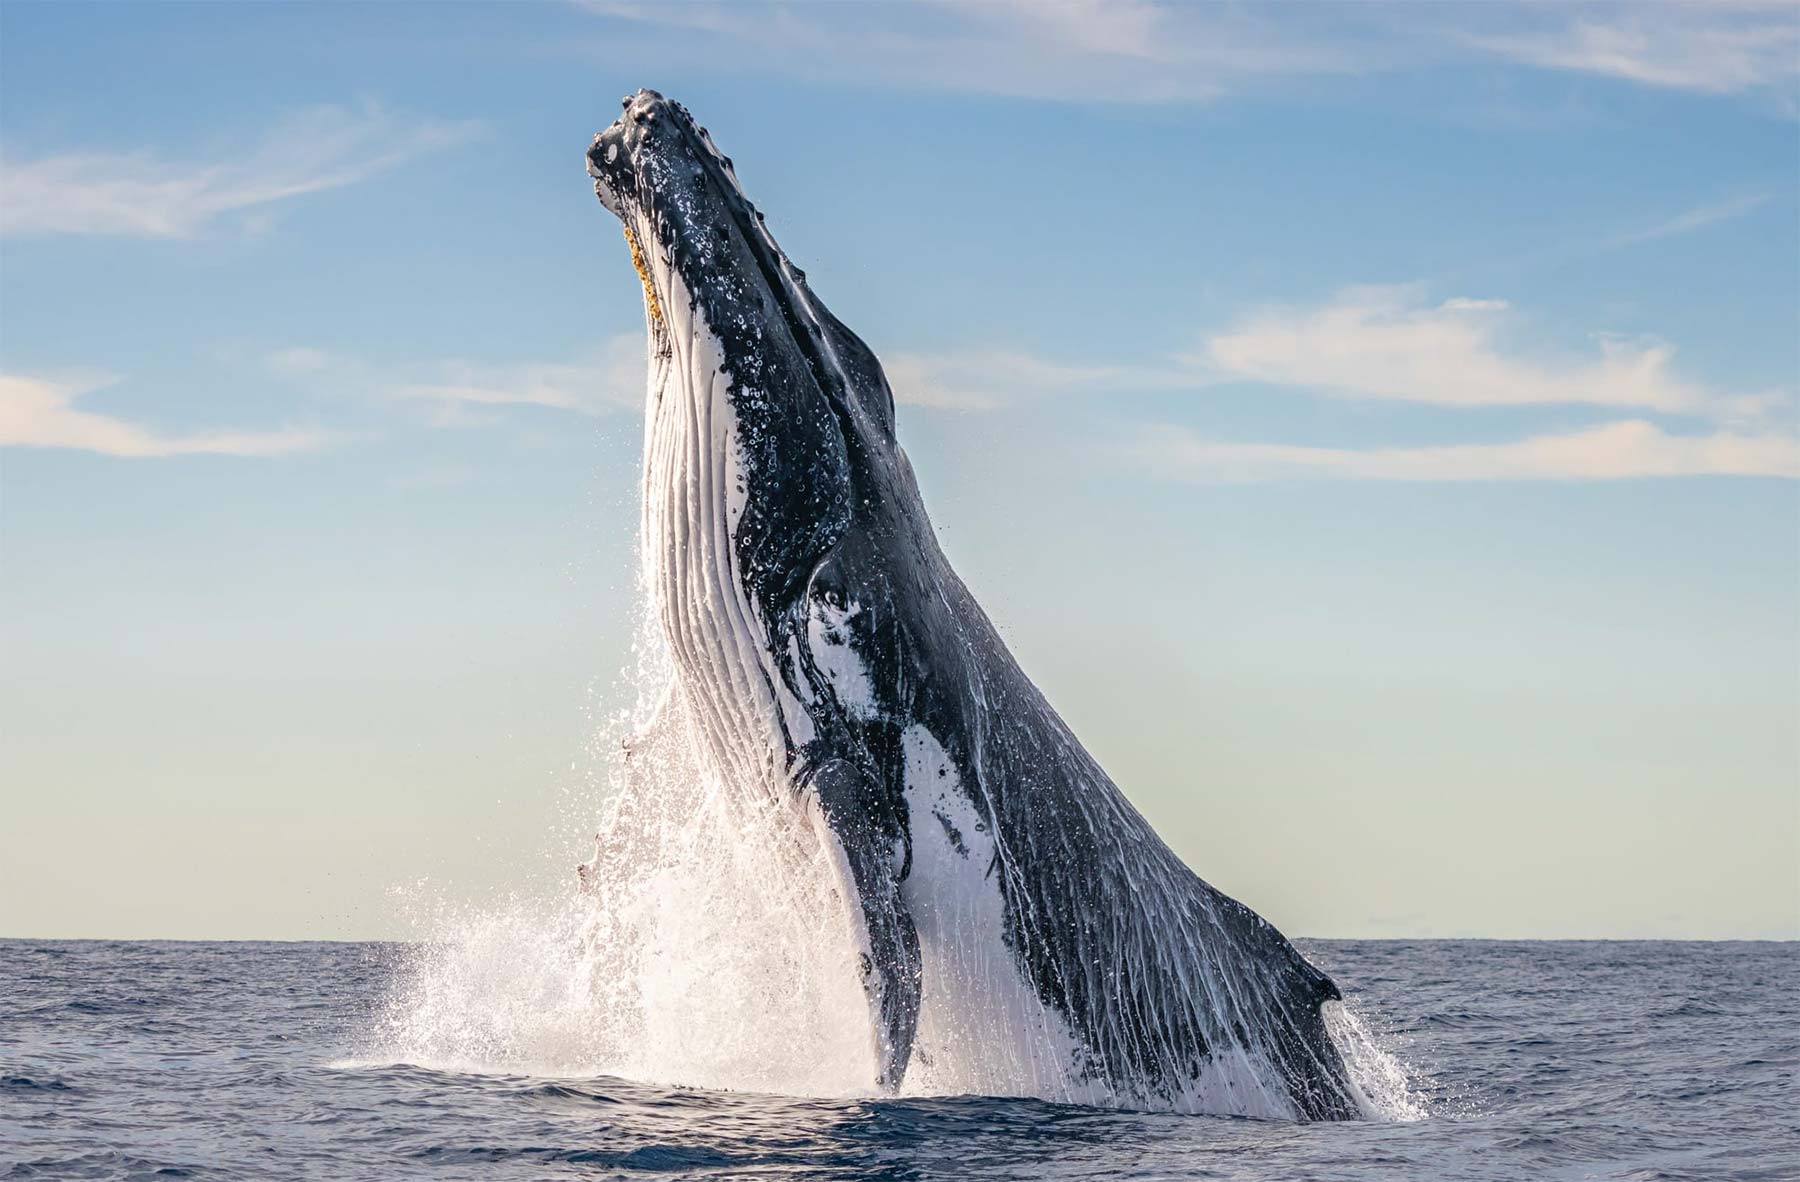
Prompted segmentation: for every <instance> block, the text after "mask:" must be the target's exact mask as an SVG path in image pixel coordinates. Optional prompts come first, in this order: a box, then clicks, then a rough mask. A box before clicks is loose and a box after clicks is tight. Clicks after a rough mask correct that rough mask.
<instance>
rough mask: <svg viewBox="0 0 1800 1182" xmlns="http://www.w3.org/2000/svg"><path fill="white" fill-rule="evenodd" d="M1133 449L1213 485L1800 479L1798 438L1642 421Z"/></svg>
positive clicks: (1172, 436)
mask: <svg viewBox="0 0 1800 1182" xmlns="http://www.w3.org/2000/svg"><path fill="white" fill-rule="evenodd" d="M1129 450H1130V454H1131V456H1132V458H1133V459H1135V460H1136V461H1138V462H1140V463H1143V464H1145V465H1147V466H1148V467H1149V468H1150V469H1151V470H1152V471H1153V472H1155V473H1157V474H1158V475H1161V476H1163V477H1166V478H1170V479H1177V480H1189V481H1201V482H1212V483H1233V482H1250V481H1266V480H1285V479H1296V478H1300V479H1304V478H1312V479H1333V480H1389V481H1461V482H1472V481H1544V480H1563V481H1599V480H1632V479H1647V478H1652V477H1674V476H1777V477H1789V478H1792V477H1800V443H1797V442H1796V440H1795V439H1794V438H1793V437H1791V436H1787V435H1777V434H1752V433H1740V432H1733V431H1719V432H1713V433H1709V434H1703V435H1675V434H1670V433H1669V432H1667V431H1664V430H1663V429H1662V428H1660V427H1658V426H1657V425H1655V424H1654V423H1650V422H1646V421H1644V420H1641V419H1629V420H1624V421H1621V422H1614V423H1605V424H1602V425H1600V426H1597V427H1591V428H1588V429H1585V430H1581V431H1571V432H1567V433H1562V434H1547V435H1536V436H1532V437H1530V438H1527V439H1518V440H1509V441H1506V442H1501V443H1463V444H1443V445H1436V446H1428V447H1372V448H1339V447H1303V446H1296V445H1292V444H1280V443H1237V442H1226V441H1221V440H1216V439H1209V438H1207V437H1205V436H1202V435H1200V434H1198V433H1196V432H1194V431H1191V430H1188V429H1186V428H1183V427H1174V426H1161V427H1155V428H1150V429H1147V430H1145V431H1144V432H1143V433H1142V435H1141V437H1140V439H1139V440H1138V441H1137V442H1136V443H1135V444H1133V445H1132V446H1131V447H1130V449H1129Z"/></svg>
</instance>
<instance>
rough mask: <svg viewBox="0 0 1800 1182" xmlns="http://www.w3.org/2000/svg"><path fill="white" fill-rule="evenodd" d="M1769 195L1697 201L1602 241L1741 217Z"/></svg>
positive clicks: (1619, 241) (1660, 234)
mask: <svg viewBox="0 0 1800 1182" xmlns="http://www.w3.org/2000/svg"><path fill="white" fill-rule="evenodd" d="M1772 197H1774V194H1773V193H1751V194H1749V195H1747V196H1744V197H1733V198H1731V199H1730V200H1727V201H1715V202H1712V203H1710V204H1707V205H1698V206H1695V207H1694V208H1693V209H1689V210H1685V211H1683V212H1682V213H1678V214H1676V215H1675V216H1674V217H1672V218H1667V219H1665V220H1664V221H1660V222H1657V223H1655V224H1654V225H1651V226H1646V227H1645V228H1644V229H1641V230H1631V231H1628V232H1626V233H1623V234H1620V235H1618V236H1617V237H1615V238H1612V239H1610V240H1609V241H1608V242H1607V243H1606V245H1608V246H1629V245H1631V244H1632V243H1635V242H1650V241H1652V240H1654V239H1657V238H1669V237H1673V236H1674V235H1676V234H1687V233H1691V232H1693V231H1695V230H1700V229H1704V228H1705V227H1707V226H1711V225H1714V224H1716V223H1718V222H1728V221H1730V220H1731V219H1733V218H1740V217H1743V216H1744V215H1745V214H1747V213H1749V212H1750V211H1751V210H1753V209H1756V208H1758V207H1759V206H1762V205H1766V204H1767V203H1768V202H1769V200H1770V199H1771V198H1772Z"/></svg>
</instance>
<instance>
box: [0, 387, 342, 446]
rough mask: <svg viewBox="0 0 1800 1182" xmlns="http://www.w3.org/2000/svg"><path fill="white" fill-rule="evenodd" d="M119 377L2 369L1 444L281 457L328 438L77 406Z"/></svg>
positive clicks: (321, 434) (290, 430)
mask: <svg viewBox="0 0 1800 1182" xmlns="http://www.w3.org/2000/svg"><path fill="white" fill-rule="evenodd" d="M117 380H118V379H116V378H113V377H110V376H109V377H92V376H90V377H81V378H63V379H51V378H42V377H30V376H27V375H24V374H0V446H9V447H36V448H58V449H63V450H69V451H87V452H97V453H99V454H100V455H107V456H124V457H130V458H147V457H153V456H194V455H215V456H278V455H288V454H290V453H293V452H301V451H310V450H312V449H314V448H317V447H320V446H322V445H323V444H324V443H325V442H326V440H327V437H326V435H325V433H324V432H322V431H318V430H312V429H307V428H301V427H282V428H281V429H279V430H275V431H240V430H208V431H188V432H167V431H158V430H156V429H154V428H151V427H147V426H145V425H143V424H141V423H136V422H132V421H131V420H129V419H123V418H119V417H117V416H115V415H108V414H100V413H98V412H95V411H89V410H83V409H81V408H80V407H78V406H77V405H76V402H77V401H78V400H80V399H81V398H83V397H85V396H87V395H89V394H92V393H94V392H95V391H97V390H101V389H104V388H106V387H108V386H111V385H113V384H115V383H116V382H117Z"/></svg>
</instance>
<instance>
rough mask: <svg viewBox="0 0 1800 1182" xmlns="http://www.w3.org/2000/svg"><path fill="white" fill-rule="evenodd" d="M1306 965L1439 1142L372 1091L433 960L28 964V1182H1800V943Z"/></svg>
mask: <svg viewBox="0 0 1800 1182" xmlns="http://www.w3.org/2000/svg"><path fill="white" fill-rule="evenodd" d="M1303 945H1304V947H1305V948H1306V951H1307V952H1308V954H1309V955H1310V956H1312V957H1313V958H1315V959H1316V960H1317V961H1319V962H1320V963H1321V964H1322V965H1323V966H1324V967H1326V968H1327V969H1328V970H1330V971H1331V972H1332V973H1333V974H1334V975H1335V976H1336V977H1337V979H1338V980H1339V981H1340V982H1342V983H1343V984H1344V985H1345V987H1346V993H1347V994H1348V995H1349V996H1350V997H1351V998H1352V999H1353V1002H1354V1004H1355V1005H1356V1007H1357V1008H1358V1009H1359V1010H1360V1011H1361V1012H1362V1013H1363V1014H1365V1015H1367V1016H1370V1017H1371V1018H1372V1019H1373V1021H1374V1024H1375V1025H1376V1026H1378V1027H1379V1028H1381V1029H1383V1030H1385V1031H1386V1032H1387V1033H1386V1034H1385V1036H1384V1039H1385V1041H1386V1042H1387V1044H1388V1046H1389V1047H1390V1049H1392V1050H1394V1051H1395V1052H1396V1053H1397V1054H1398V1055H1399V1056H1400V1058H1402V1059H1403V1060H1404V1061H1405V1062H1406V1063H1407V1064H1409V1066H1410V1067H1411V1068H1412V1070H1413V1072H1414V1074H1415V1077H1416V1078H1415V1088H1416V1090H1417V1092H1418V1094H1419V1096H1420V1097H1421V1099H1422V1100H1423V1101H1424V1103H1425V1105H1426V1107H1427V1109H1428V1111H1429V1113H1430V1115H1428V1116H1427V1117H1426V1118H1425V1119H1423V1120H1420V1121H1416V1122H1411V1123H1369V1122H1364V1123H1356V1124H1341V1125H1289V1124H1276V1123H1265V1122H1257V1121H1248V1120H1235V1119H1222V1118H1210V1117H1179V1116H1166V1115H1146V1114H1133V1113H1118V1112H1104V1111H1097V1110H1092V1109H1082V1108H1072V1107H1065V1106H1058V1105H1052V1104H1044V1103H1040V1102H1037V1101H1029V1100H1004V1099H986V1098H979V1097H965V1098H952V1099H938V1100H893V1101H872V1100H811V1099H793V1098H785V1097H772V1096H759V1095H748V1094H723V1093H716V1092H705V1091H697V1090H687V1089H671V1088H660V1087H646V1086H643V1085H640V1084H634V1083H631V1082H628V1081H625V1080H619V1079H610V1078H599V1079H555V1080H552V1079H539V1078H523V1077H518V1076H482V1075H461V1074H451V1073H445V1072H440V1071H430V1070H425V1069H422V1068H418V1067H412V1066H379V1067H369V1066H360V1067H349V1066H341V1065H338V1064H342V1063H344V1062H345V1061H346V1059H351V1058H353V1057H354V1055H355V1053H356V1051H357V1050H358V1045H359V1042H358V1040H359V1039H360V1038H362V1037H363V1034H362V1032H363V1031H364V1030H365V1029H366V1028H367V1025H368V1022H369V1020H370V1015H371V1013H372V1012H373V1009H374V1008H375V1007H376V1006H377V1004H378V1002H379V999H380V998H381V997H382V996H383V994H384V991H385V989H386V983H387V980H388V977H389V974H390V973H391V972H392V970H393V965H394V963H395V959H396V957H399V956H403V955H404V954H405V953H404V950H402V949H398V948H395V947H393V946H381V945H361V944H258V943H111V942H90V941H70V942H31V941H0V1177H4V1178H58V1179H62V1178H69V1179H75V1178H162V1177H187V1178H201V1179H208V1178H271V1179H279V1178H322V1179H363V1178H367V1179H410V1178H432V1179H458V1178H470V1179H476V1178H479V1179H515V1178H517V1179H545V1178H556V1179H563V1178H583V1179H587V1178H593V1179H600V1178H621V1179H681V1178H782V1179H792V1178H818V1179H826V1178H829V1179H927V1178H934V1179H935V1178H943V1179H965V1178H967V1179H988V1178H1020V1179H1064V1178H1114V1179H1156V1178H1230V1179H1302V1178H1320V1179H1326V1178H1329V1179H1347V1178H1506V1179H1515V1178H1517V1179H1565V1178H1566V1179H1577V1178H1626V1179H1646V1180H1647V1179H1690V1178H1691V1179H1800V1088H1797V1086H1796V1074H1797V1073H1800V945H1796V944H1687V943H1660V942H1656V943H1635V942H1632V943H1508V942H1486V941H1335V940H1333V941H1305V942H1303Z"/></svg>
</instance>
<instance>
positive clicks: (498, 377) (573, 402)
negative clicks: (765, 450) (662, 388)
mask: <svg viewBox="0 0 1800 1182" xmlns="http://www.w3.org/2000/svg"><path fill="white" fill-rule="evenodd" d="M265 360H266V362H267V364H268V366H269V368H270V369H271V370H272V371H274V372H275V373H277V374H279V375H281V376H283V377H286V378H288V379H290V380H292V381H294V382H296V383H298V384H301V385H304V386H308V387H311V388H314V389H317V390H320V391H326V390H329V391H331V392H333V393H335V394H338V395H345V394H348V395H352V396H356V397H362V398H365V399H368V400H370V401H384V402H388V403H391V404H397V405H402V406H414V407H417V408H419V409H421V410H422V411H423V412H424V418H425V421H426V422H427V423H428V424H430V425H431V426H436V427H473V426H481V425H485V424H489V423H492V422H494V421H496V416H497V415H498V414H500V413H503V412H504V411H505V410H507V409H509V408H520V407H537V408H542V409H548V410H556V411H566V412H569V413H571V414H579V415H587V416H597V415H603V414H608V413H612V412H618V411H636V410H639V409H640V408H641V407H642V406H643V402H644V338H643V335H642V334H641V333H621V334H619V335H617V336H614V337H612V338H610V339H609V340H608V341H607V342H606V343H605V344H604V345H603V346H602V347H601V348H599V349H596V350H594V351H592V352H590V353H587V354H584V355H582V356H579V357H577V358H575V359H574V360H570V361H525V362H515V363H503V364H493V363H481V362H474V361H468V360H463V359H459V358H445V359H442V360H437V361H430V362H423V363H413V364H382V363H374V362H369V361H365V360H362V359H359V358H355V357H349V356H345V355H342V354H337V353H330V352H327V351H325V350H322V349H314V348H306V347H298V348H287V349H281V350H278V351H276V352H274V353H271V354H269V355H268V357H267V358H266V359H265Z"/></svg>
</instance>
